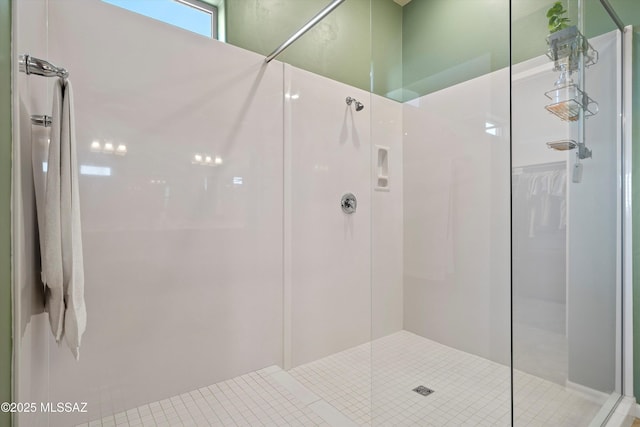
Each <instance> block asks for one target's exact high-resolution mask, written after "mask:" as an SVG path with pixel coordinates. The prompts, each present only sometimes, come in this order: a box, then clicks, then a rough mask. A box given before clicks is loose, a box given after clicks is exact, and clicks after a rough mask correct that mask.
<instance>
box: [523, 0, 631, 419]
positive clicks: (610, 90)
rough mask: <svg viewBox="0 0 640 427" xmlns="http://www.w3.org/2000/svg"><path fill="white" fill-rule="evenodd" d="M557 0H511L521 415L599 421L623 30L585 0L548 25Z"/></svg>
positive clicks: (616, 274) (609, 354)
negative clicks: (563, 23) (529, 2)
mask: <svg viewBox="0 0 640 427" xmlns="http://www.w3.org/2000/svg"><path fill="white" fill-rule="evenodd" d="M553 3H554V2H545V4H538V5H537V8H534V9H527V8H526V7H525V6H524V5H523V3H518V2H513V4H514V13H513V22H512V27H513V40H512V42H513V47H512V49H513V50H512V53H513V56H514V58H513V60H514V64H513V68H512V74H511V78H512V99H513V109H512V129H513V138H512V250H513V259H512V263H513V264H512V268H513V282H512V293H513V308H512V310H513V315H512V316H513V397H514V402H513V404H514V420H515V425H526V424H527V423H543V424H551V425H586V424H588V423H590V422H595V423H596V425H599V424H601V423H602V422H603V421H604V419H605V417H606V415H607V414H608V412H609V411H610V410H611V408H612V407H613V405H614V404H615V402H616V401H617V398H618V397H619V392H620V381H619V376H620V373H619V369H620V366H619V362H620V354H621V353H620V350H619V348H620V338H619V337H620V335H619V333H620V331H619V326H618V325H619V320H620V319H619V318H618V317H617V315H618V304H619V298H620V293H619V292H620V291H619V290H620V253H621V245H620V234H619V233H620V222H619V218H620V208H619V206H620V194H621V193H620V187H619V182H620V181H619V178H620V175H619V174H620V165H621V161H620V153H621V151H620V150H621V149H620V147H621V145H620V144H621V143H620V121H619V114H620V113H621V110H620V101H621V100H620V93H621V82H620V75H621V70H620V47H621V35H620V33H619V32H618V31H617V30H615V26H612V23H611V21H610V19H609V17H608V16H607V15H606V13H604V10H603V9H602V7H601V6H600V4H599V3H597V2H591V3H588V4H587V5H586V6H585V5H584V3H583V2H578V1H569V2H568V3H564V4H563V6H562V8H557V9H555V10H552V11H551V12H549V15H551V16H558V17H560V18H562V17H567V18H568V19H569V22H568V24H567V27H568V28H564V29H560V30H559V31H557V32H553V33H552V34H550V35H549V30H548V29H547V21H548V18H547V13H548V12H547V11H548V10H549V9H550V8H551V7H552V6H553ZM584 22H587V25H584ZM532 34H534V35H536V37H532ZM545 39H546V40H545ZM521 52H526V55H521V54H520V53H521Z"/></svg>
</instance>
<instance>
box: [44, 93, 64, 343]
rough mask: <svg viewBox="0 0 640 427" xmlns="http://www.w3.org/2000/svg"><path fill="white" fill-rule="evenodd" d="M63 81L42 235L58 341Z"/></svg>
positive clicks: (60, 325)
mask: <svg viewBox="0 0 640 427" xmlns="http://www.w3.org/2000/svg"><path fill="white" fill-rule="evenodd" d="M62 90H63V89H62V82H61V81H56V82H55V84H54V85H53V109H52V114H53V117H54V121H53V123H52V124H51V139H50V143H49V155H48V158H47V177H46V181H45V182H46V184H45V186H46V187H45V202H44V215H43V218H44V230H40V233H42V234H43V235H44V238H43V239H42V242H43V247H42V248H40V251H41V253H42V282H43V283H44V285H45V286H46V288H45V306H46V310H47V312H48V313H49V323H50V324H51V331H52V332H53V336H54V337H55V339H56V342H58V343H59V342H60V340H61V339H62V333H63V329H62V328H63V322H64V309H65V308H64V286H63V271H62V270H63V268H62V230H61V221H60V213H61V212H60V136H61V121H60V117H61V113H62Z"/></svg>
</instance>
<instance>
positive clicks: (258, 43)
mask: <svg viewBox="0 0 640 427" xmlns="http://www.w3.org/2000/svg"><path fill="white" fill-rule="evenodd" d="M327 4H329V1H328V0H243V1H228V2H227V4H226V19H227V42H228V43H230V44H233V45H235V46H239V47H242V48H244V49H248V50H251V51H253V52H258V53H260V54H263V55H265V56H266V55H268V54H270V53H271V52H272V51H273V50H274V49H275V48H277V47H278V46H279V45H280V44H281V43H282V42H284V41H285V40H286V39H288V38H289V36H290V35H291V34H293V33H294V32H296V31H297V30H298V29H299V28H300V27H302V26H303V25H304V24H305V23H306V22H307V21H309V20H310V19H311V18H312V17H313V16H315V15H316V14H317V13H318V12H319V11H320V10H322V9H323V8H324V7H325V6H327ZM372 23H373V24H374V28H376V29H378V31H375V32H373V34H372V31H371V28H372ZM401 26H402V8H401V7H400V6H399V5H397V4H395V3H393V2H392V1H391V0H371V1H370V0H349V1H347V2H344V3H343V4H342V5H340V7H338V8H337V9H335V10H334V11H333V12H331V14H329V15H328V16H327V17H325V19H324V20H323V21H322V22H320V23H319V24H318V25H316V26H315V27H314V28H312V29H311V30H309V32H307V33H306V34H305V35H304V36H302V37H301V38H300V39H299V40H298V41H297V42H296V43H294V44H293V45H292V46H290V47H289V48H288V49H287V50H286V51H284V52H283V53H282V54H281V55H280V56H279V57H278V59H279V60H282V61H284V62H287V63H289V64H291V65H294V66H296V67H299V68H302V69H305V70H308V71H311V72H314V73H316V74H320V75H323V76H326V77H329V78H332V79H334V80H338V81H341V82H344V83H347V84H350V85H352V86H355V87H358V88H361V89H364V90H367V91H370V90H371V78H370V75H371V73H372V72H373V74H374V75H376V76H377V78H376V83H375V85H374V87H373V91H374V92H375V93H378V94H380V95H386V94H387V93H389V92H391V91H393V90H396V89H399V88H400V87H401V85H402V74H401V69H402V56H401V55H402V39H401ZM372 46H374V49H373V51H372ZM372 58H373V61H374V64H373V68H372Z"/></svg>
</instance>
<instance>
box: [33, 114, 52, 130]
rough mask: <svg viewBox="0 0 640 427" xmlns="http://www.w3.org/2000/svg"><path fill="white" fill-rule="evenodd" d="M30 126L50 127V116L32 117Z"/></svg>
mask: <svg viewBox="0 0 640 427" xmlns="http://www.w3.org/2000/svg"><path fill="white" fill-rule="evenodd" d="M31 124H32V125H36V126H43V127H46V128H48V127H49V126H51V116H47V115H33V116H31Z"/></svg>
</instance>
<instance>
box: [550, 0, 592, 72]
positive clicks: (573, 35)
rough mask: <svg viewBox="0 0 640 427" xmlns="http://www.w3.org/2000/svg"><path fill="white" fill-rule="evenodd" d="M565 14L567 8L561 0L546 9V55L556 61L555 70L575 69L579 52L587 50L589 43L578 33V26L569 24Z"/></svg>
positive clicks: (569, 21)
mask: <svg viewBox="0 0 640 427" xmlns="http://www.w3.org/2000/svg"><path fill="white" fill-rule="evenodd" d="M567 14H568V10H567V9H565V7H564V4H563V3H562V2H561V1H557V2H555V3H554V4H553V6H551V7H550V8H549V10H547V19H548V20H549V21H548V24H547V28H548V29H549V36H547V44H548V45H549V52H548V56H549V58H551V59H552V60H553V61H555V62H556V69H557V70H560V69H564V70H566V71H575V70H576V69H577V68H578V59H579V56H580V53H587V52H588V51H589V43H588V42H587V40H586V39H585V38H584V37H583V36H582V34H580V31H578V27H576V26H575V25H571V20H570V19H569V17H568V16H567Z"/></svg>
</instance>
